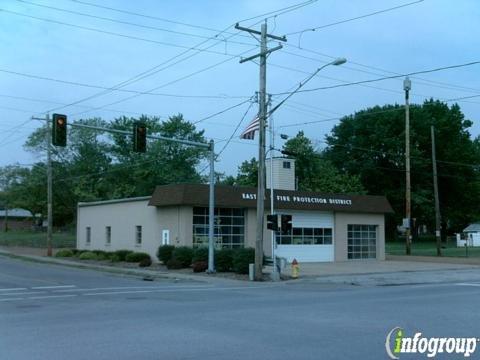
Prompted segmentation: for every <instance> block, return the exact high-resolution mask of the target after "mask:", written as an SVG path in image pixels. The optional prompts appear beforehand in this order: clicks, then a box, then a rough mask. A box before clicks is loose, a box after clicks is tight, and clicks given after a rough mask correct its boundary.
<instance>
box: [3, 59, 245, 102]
mask: <svg viewBox="0 0 480 360" xmlns="http://www.w3.org/2000/svg"><path fill="white" fill-rule="evenodd" d="M229 60H230V59H229ZM0 72H3V73H6V74H11V75H16V76H22V77H26V78H31V79H37V80H44V81H51V82H58V83H61V84H66V85H72V86H80V87H87V88H93V89H103V90H111V89H112V88H111V87H106V86H101V85H95V84H88V83H82V82H78V81H69V80H63V79H57V78H52V77H47V76H41V75H35V74H29V73H25V72H19V71H12V70H7V69H1V68H0ZM114 91H119V92H125V93H130V94H141V95H155V96H165V97H175V98H194V99H241V98H247V97H248V96H240V95H232V96H230V95H183V94H169V93H155V92H153V91H140V90H127V89H120V88H118V89H114ZM75 105H76V104H75ZM69 106H73V104H71V105H69Z"/></svg>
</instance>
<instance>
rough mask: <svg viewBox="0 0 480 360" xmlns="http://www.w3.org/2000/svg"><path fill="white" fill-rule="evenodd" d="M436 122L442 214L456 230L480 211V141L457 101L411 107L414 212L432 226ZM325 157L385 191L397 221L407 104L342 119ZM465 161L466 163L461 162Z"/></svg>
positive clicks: (400, 214) (369, 186)
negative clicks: (432, 131)
mask: <svg viewBox="0 0 480 360" xmlns="http://www.w3.org/2000/svg"><path fill="white" fill-rule="evenodd" d="M431 125H434V126H435V131H436V143H437V166H438V174H439V192H440V206H441V213H442V216H443V218H444V220H445V221H446V222H447V223H448V224H449V227H450V229H451V230H455V231H458V230H460V229H462V228H463V226H465V225H466V224H467V223H469V222H470V221H472V220H475V218H477V217H478V216H479V215H480V214H479V208H478V201H479V199H480V197H479V196H480V192H479V186H478V178H479V172H478V164H479V163H480V151H479V147H478V145H476V144H478V142H477V143H476V142H475V141H472V139H471V138H470V134H469V132H468V129H469V128H470V127H471V125H472V122H471V121H469V120H466V119H465V118H464V115H463V113H462V112H461V111H460V107H459V106H458V105H456V104H455V105H452V106H451V107H449V106H448V105H447V104H444V103H442V102H440V101H434V100H433V99H430V100H428V101H425V102H424V104H422V105H412V106H411V107H410V127H411V129H410V137H411V138H410V139H411V140H410V141H411V150H410V153H411V179H412V216H413V217H414V218H417V222H418V223H422V224H427V225H429V226H430V228H433V222H434V199H433V182H432V181H433V180H432V164H431V139H430V126H431ZM327 143H328V148H327V151H326V156H327V158H328V159H329V160H331V161H332V162H333V164H334V165H335V166H336V167H338V168H339V169H343V170H345V171H347V172H348V173H350V174H354V175H357V176H359V177H360V179H361V181H362V183H363V185H364V186H365V188H366V189H367V191H368V193H369V194H377V195H386V196H387V198H388V199H389V201H390V202H391V204H392V206H393V208H394V210H395V223H396V224H399V223H400V221H401V218H402V217H404V214H405V158H404V153H405V112H404V108H403V106H400V105H386V106H383V107H379V106H376V107H373V108H368V109H365V110H362V111H359V112H356V113H355V114H353V115H350V116H347V117H344V118H343V119H341V120H340V123H339V124H338V125H336V126H335V127H334V128H333V130H332V132H331V134H330V135H329V136H327ZM460 163H462V164H460Z"/></svg>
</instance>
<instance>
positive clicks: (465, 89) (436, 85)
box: [274, 44, 480, 94]
mask: <svg viewBox="0 0 480 360" xmlns="http://www.w3.org/2000/svg"><path fill="white" fill-rule="evenodd" d="M290 45H291V44H290ZM302 50H305V49H304V48H302ZM282 54H288V55H292V56H295V57H299V58H303V59H307V60H310V61H313V62H316V63H321V64H326V63H327V61H323V60H320V59H318V58H313V57H310V56H304V55H300V54H296V53H294V52H291V51H286V50H284V51H282ZM332 58H335V57H334V56H332ZM349 63H351V64H355V65H358V66H362V67H366V68H372V69H374V70H377V71H381V72H383V73H390V74H395V75H400V74H399V73H397V72H394V71H389V70H384V69H380V68H376V67H372V66H368V65H363V64H360V63H357V62H354V61H351V60H349ZM274 66H275V65H274ZM342 68H343V69H348V70H351V71H356V72H361V73H365V74H370V75H376V76H382V75H383V74H381V73H378V72H372V71H367V70H362V69H358V68H355V67H351V66H348V65H343V66H342ZM292 70H293V69H292ZM325 78H326V77H325ZM412 79H415V80H416V81H417V83H418V84H421V85H425V86H430V87H434V88H440V89H449V90H457V91H463V92H469V93H477V94H478V93H480V89H475V88H470V87H465V86H461V85H457V84H451V83H445V82H441V81H434V80H428V79H424V78H419V77H412Z"/></svg>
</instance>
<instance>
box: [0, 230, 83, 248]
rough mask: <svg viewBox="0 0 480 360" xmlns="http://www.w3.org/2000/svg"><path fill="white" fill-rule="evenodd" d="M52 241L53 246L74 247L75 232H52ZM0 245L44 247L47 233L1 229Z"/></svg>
mask: <svg viewBox="0 0 480 360" xmlns="http://www.w3.org/2000/svg"><path fill="white" fill-rule="evenodd" d="M52 243H53V244H52V245H53V247H54V248H74V247H75V246H76V244H75V234H74V233H73V232H61V233H53V236H52ZM0 246H25V247H34V248H46V247H47V233H46V232H31V231H8V232H3V231H1V232H0Z"/></svg>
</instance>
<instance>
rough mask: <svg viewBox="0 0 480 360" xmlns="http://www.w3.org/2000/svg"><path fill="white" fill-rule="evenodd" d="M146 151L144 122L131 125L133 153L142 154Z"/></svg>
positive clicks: (145, 127)
mask: <svg viewBox="0 0 480 360" xmlns="http://www.w3.org/2000/svg"><path fill="white" fill-rule="evenodd" d="M146 150H147V126H146V125H145V123H144V122H136V123H135V124H133V151H135V152H138V153H144V152H145V151H146Z"/></svg>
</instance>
